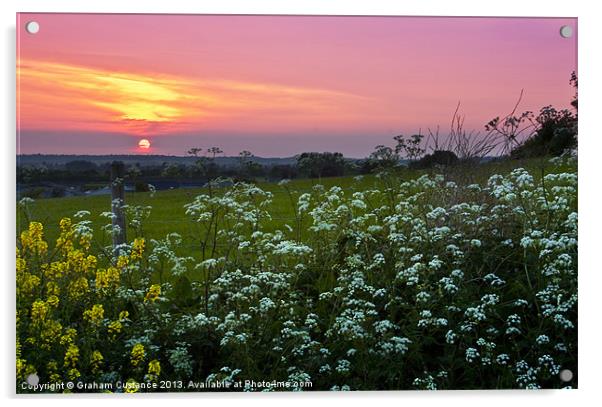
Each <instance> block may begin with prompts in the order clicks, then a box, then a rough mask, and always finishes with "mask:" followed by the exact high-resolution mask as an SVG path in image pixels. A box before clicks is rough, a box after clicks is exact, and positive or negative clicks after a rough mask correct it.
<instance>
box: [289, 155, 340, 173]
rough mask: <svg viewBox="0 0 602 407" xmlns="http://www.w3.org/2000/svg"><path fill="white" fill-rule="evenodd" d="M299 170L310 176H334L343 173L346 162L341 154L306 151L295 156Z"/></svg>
mask: <svg viewBox="0 0 602 407" xmlns="http://www.w3.org/2000/svg"><path fill="white" fill-rule="evenodd" d="M297 167H298V168H299V172H301V173H302V174H304V175H305V176H307V177H310V178H321V177H334V176H340V175H343V174H344V173H345V169H346V167H347V163H346V161H345V158H344V157H343V154H341V153H338V152H335V153H330V152H325V153H316V152H307V153H302V154H300V155H299V156H297Z"/></svg>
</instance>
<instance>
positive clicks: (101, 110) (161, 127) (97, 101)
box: [18, 60, 373, 136]
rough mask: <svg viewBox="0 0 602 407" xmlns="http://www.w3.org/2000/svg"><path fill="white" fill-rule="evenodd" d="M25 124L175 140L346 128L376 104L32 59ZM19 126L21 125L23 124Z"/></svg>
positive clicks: (310, 91)
mask: <svg viewBox="0 0 602 407" xmlns="http://www.w3.org/2000/svg"><path fill="white" fill-rule="evenodd" d="M18 74H19V83H20V92H19V95H18V97H19V98H20V101H19V106H20V107H21V115H20V118H21V119H20V124H21V123H27V124H28V127H29V128H30V129H31V128H39V129H45V130H48V129H61V130H64V129H71V130H87V131H91V130H93V131H106V132H119V133H128V134H134V135H140V136H142V135H145V134H149V133H153V134H170V133H175V132H185V131H196V130H198V129H211V130H216V129H217V130H220V131H223V130H232V129H234V130H235V129H239V128H240V126H241V123H244V126H245V128H246V129H249V130H256V131H257V130H261V131H265V130H269V129H270V128H281V127H283V128H284V127H286V128H287V129H292V128H295V127H297V128H307V127H310V128H313V127H312V126H315V125H314V124H312V123H317V122H319V123H321V124H322V125H323V126H328V125H331V126H338V125H340V124H341V123H350V122H351V121H353V120H358V118H359V117H361V116H362V112H364V113H365V112H366V111H367V110H369V106H370V105H371V104H372V102H373V101H372V100H370V99H369V98H366V97H363V96H358V95H355V94H351V93H347V92H343V91H339V90H333V89H325V88H314V87H308V86H292V85H286V84H277V83H267V82H265V83H264V82H245V81H235V80H226V79H223V78H213V79H211V78H202V79H201V78H192V77H179V76H168V75H162V74H153V75H151V74H148V73H135V72H115V71H109V70H103V69H99V68H93V67H87V66H80V65H69V64H63V63H56V62H46V61H35V60H29V61H27V62H26V63H24V62H21V63H20V64H19V65H18ZM20 124H19V125H20Z"/></svg>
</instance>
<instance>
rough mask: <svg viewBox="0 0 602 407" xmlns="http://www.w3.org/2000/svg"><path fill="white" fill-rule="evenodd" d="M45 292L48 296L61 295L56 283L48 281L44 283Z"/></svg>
mask: <svg viewBox="0 0 602 407" xmlns="http://www.w3.org/2000/svg"><path fill="white" fill-rule="evenodd" d="M46 292H47V293H48V295H50V296H53V295H55V296H58V295H59V294H60V293H61V289H60V288H59V285H58V284H57V283H55V282H54V281H49V282H47V283H46ZM48 298H50V297H48Z"/></svg>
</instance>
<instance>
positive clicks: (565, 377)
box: [559, 369, 573, 382]
mask: <svg viewBox="0 0 602 407" xmlns="http://www.w3.org/2000/svg"><path fill="white" fill-rule="evenodd" d="M559 376H560V380H562V381H563V382H570V381H571V380H573V372H571V371H570V370H569V369H564V370H561V371H560V374H559Z"/></svg>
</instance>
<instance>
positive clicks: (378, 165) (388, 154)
mask: <svg viewBox="0 0 602 407" xmlns="http://www.w3.org/2000/svg"><path fill="white" fill-rule="evenodd" d="M369 160H370V161H371V163H370V164H369V165H370V166H372V167H373V168H375V169H387V168H393V167H396V166H397V165H398V164H399V154H398V153H397V152H395V150H393V149H392V148H391V147H387V146H385V145H382V144H380V145H378V146H376V147H374V151H373V152H372V153H371V154H370V157H369Z"/></svg>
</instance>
